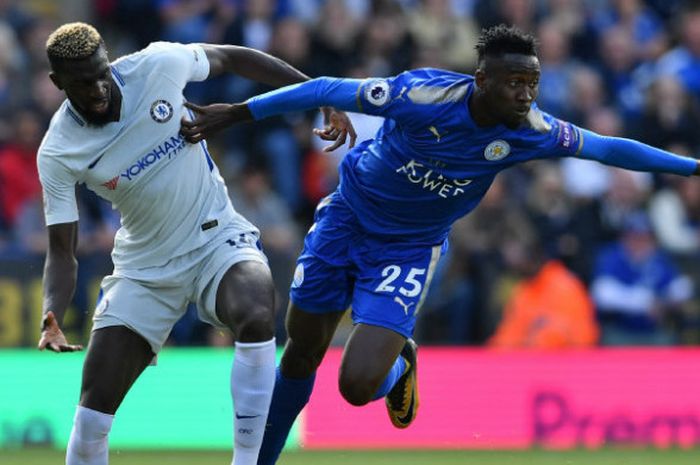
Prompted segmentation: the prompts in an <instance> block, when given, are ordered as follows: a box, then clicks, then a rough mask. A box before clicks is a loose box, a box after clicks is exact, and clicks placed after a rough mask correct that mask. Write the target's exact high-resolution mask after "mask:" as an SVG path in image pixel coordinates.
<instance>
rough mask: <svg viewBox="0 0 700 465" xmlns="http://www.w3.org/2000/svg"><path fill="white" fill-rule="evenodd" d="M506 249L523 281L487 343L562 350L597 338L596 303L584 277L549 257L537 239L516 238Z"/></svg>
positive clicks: (499, 345) (509, 346)
mask: <svg viewBox="0 0 700 465" xmlns="http://www.w3.org/2000/svg"><path fill="white" fill-rule="evenodd" d="M503 253H504V259H505V261H506V263H508V265H509V266H510V268H511V269H512V270H514V271H515V272H516V273H518V274H519V275H520V277H521V280H520V281H519V282H518V283H517V284H516V285H515V288H514V289H513V291H512V293H511V295H510V297H509V298H508V300H507V302H506V304H505V307H504V309H503V319H502V320H501V322H500V323H499V325H498V328H497V329H496V333H495V334H494V335H493V336H492V337H491V339H489V345H491V346H495V347H504V348H516V347H528V348H541V349H560V348H564V347H586V346H592V345H594V344H595V343H596V341H597V339H598V327H597V324H596V321H595V311H594V307H593V302H592V301H591V298H590V296H589V295H588V290H587V289H586V287H585V285H584V284H583V282H581V280H579V279H578V278H577V277H576V276H575V275H574V274H573V273H571V271H569V270H568V269H567V268H566V267H565V266H564V264H563V263H562V262H560V261H558V260H555V259H551V258H548V257H547V254H546V253H545V251H544V249H543V248H542V246H541V244H540V243H539V241H535V242H532V243H529V242H527V241H523V240H513V241H510V242H508V243H507V244H505V247H504V248H503Z"/></svg>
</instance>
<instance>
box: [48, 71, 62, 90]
mask: <svg viewBox="0 0 700 465" xmlns="http://www.w3.org/2000/svg"><path fill="white" fill-rule="evenodd" d="M49 79H51V82H53V85H54V86H56V88H57V89H58V90H63V86H62V85H61V80H60V79H59V78H58V75H56V73H55V72H53V71H51V72H49Z"/></svg>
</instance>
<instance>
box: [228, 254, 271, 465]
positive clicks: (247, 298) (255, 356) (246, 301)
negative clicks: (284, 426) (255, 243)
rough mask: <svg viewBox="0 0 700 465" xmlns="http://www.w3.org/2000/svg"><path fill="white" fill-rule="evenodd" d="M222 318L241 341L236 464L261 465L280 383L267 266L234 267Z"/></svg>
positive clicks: (234, 383) (236, 373)
mask: <svg viewBox="0 0 700 465" xmlns="http://www.w3.org/2000/svg"><path fill="white" fill-rule="evenodd" d="M216 314H217V316H218V318H219V320H221V322H223V323H224V324H226V325H227V326H228V327H229V328H230V329H231V331H233V334H234V337H235V339H236V356H235V358H234V361H233V367H232V369H231V398H232V399H233V405H234V412H235V418H234V421H233V425H234V428H233V430H234V448H233V465H255V463H257V460H258V453H259V452H260V444H261V443H262V437H263V433H264V432H265V423H266V421H267V413H268V410H269V407H270V399H271V397H272V390H273V388H274V383H275V352H276V347H275V341H274V339H273V334H274V321H275V319H274V287H273V283H272V276H271V275H270V270H269V268H268V267H267V265H264V264H262V263H259V262H255V261H244V262H239V263H237V264H235V265H233V266H232V267H231V268H230V269H229V270H228V271H227V272H226V273H225V274H224V277H223V278H222V280H221V283H220V284H219V288H218V289H217V293H216Z"/></svg>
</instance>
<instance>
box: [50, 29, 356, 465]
mask: <svg viewBox="0 0 700 465" xmlns="http://www.w3.org/2000/svg"><path fill="white" fill-rule="evenodd" d="M46 50H47V55H48V57H49V61H50V63H51V69H52V72H51V73H50V77H51V80H52V81H53V83H54V84H55V85H56V86H57V87H58V88H59V89H61V90H63V91H64V92H65V94H66V96H67V100H66V101H65V102H63V104H62V105H61V107H60V108H59V109H58V111H57V112H56V114H55V115H54V117H53V119H52V120H51V124H50V126H49V129H48V131H47V133H46V135H45V137H44V140H43V142H42V144H41V147H40V149H39V154H38V166H39V173H40V178H41V183H42V187H43V193H44V209H45V216H46V224H47V225H48V234H49V249H48V252H47V257H46V263H45V267H44V281H43V283H44V301H43V313H44V318H43V325H42V331H41V339H40V341H39V349H41V350H43V349H49V350H52V351H56V352H67V351H74V350H80V349H81V347H80V346H79V345H74V344H69V343H68V342H67V341H66V338H65V337H64V335H63V333H62V332H61V329H60V323H61V321H62V319H63V315H64V313H65V310H66V308H67V306H68V304H69V302H70V300H71V298H72V295H73V292H74V289H75V280H76V269H77V262H76V260H75V249H76V245H77V240H78V238H77V230H78V228H77V221H78V210H77V207H76V198H75V185H76V183H84V184H86V185H87V187H89V188H90V189H91V190H93V191H95V192H96V193H97V194H98V195H100V196H101V197H103V198H105V199H106V200H109V201H110V202H111V203H112V205H113V207H114V208H115V209H117V210H119V212H120V213H121V228H120V229H119V231H118V232H117V235H116V238H115V243H114V250H113V252H112V260H113V262H114V271H113V273H112V275H110V276H107V277H105V278H104V280H103V282H102V285H101V292H100V298H99V301H98V304H97V307H96V310H95V316H94V325H93V329H92V334H91V338H90V343H89V346H88V350H87V355H86V357H85V363H84V366H83V378H82V386H81V392H80V402H79V406H78V407H77V411H76V414H75V418H74V423H73V429H72V431H71V435H70V439H69V442H68V447H67V452H66V463H67V465H103V464H107V463H108V434H109V431H110V429H111V425H112V420H113V418H114V414H115V412H116V411H117V409H118V407H119V405H120V404H121V402H122V400H123V399H124V396H125V395H126V393H127V391H128V390H129V388H130V387H131V385H132V384H133V383H134V381H135V380H136V379H137V378H138V376H139V375H140V374H141V372H142V371H143V370H144V369H145V367H146V366H147V365H148V364H149V363H150V362H151V360H153V358H154V356H155V355H157V354H158V352H159V351H160V349H161V347H162V345H163V343H164V342H165V340H166V339H167V337H168V334H169V333H170V331H171V329H172V327H173V325H174V324H175V323H176V322H177V320H178V319H179V318H180V317H181V316H182V315H183V314H184V312H185V310H186V306H187V303H188V302H195V303H196V304H197V308H198V311H199V317H200V318H201V319H202V320H204V321H206V322H208V323H210V324H212V325H214V326H215V327H220V328H228V329H229V330H231V331H232V332H233V335H234V338H235V340H236V343H235V352H236V356H235V360H234V362H233V367H232V370H231V396H232V398H233V402H234V406H235V419H234V457H233V462H232V463H233V464H234V465H244V464H246V465H250V464H255V463H256V461H257V456H258V452H259V449H260V444H261V441H262V435H263V431H264V428H265V422H266V419H267V411H268V407H269V403H270V397H271V394H272V389H273V386H274V382H275V342H274V338H273V333H274V291H273V284H272V278H271V275H270V271H269V268H268V266H267V260H266V258H265V256H264V254H263V253H262V250H261V246H260V241H259V232H258V230H257V229H256V228H255V226H253V225H252V224H251V223H249V222H248V221H247V220H246V219H245V218H243V217H242V216H241V215H239V214H238V213H236V211H235V210H234V208H233V206H232V204H231V202H230V200H229V197H228V193H227V190H226V186H225V184H224V182H223V179H222V178H221V176H220V175H219V171H218V169H217V168H216V166H215V165H214V163H213V162H212V160H211V158H210V156H209V153H208V152H207V145H206V142H204V141H202V142H201V143H197V144H190V143H188V142H186V141H185V140H184V138H183V137H182V136H181V135H180V133H179V132H180V124H181V119H188V118H189V117H190V114H189V110H188V109H187V108H186V107H185V105H184V103H185V99H184V96H183V93H182V92H183V89H184V87H185V85H186V84H187V83H188V82H190V81H202V80H204V79H207V78H208V77H213V76H217V75H219V74H221V73H223V72H235V73H237V74H239V75H241V76H244V77H247V78H250V79H254V80H256V81H259V82H263V83H266V84H269V85H273V86H282V85H286V84H291V83H296V82H301V81H305V80H307V79H308V77H307V76H306V75H304V74H303V73H301V72H300V71H298V70H296V69H294V68H293V67H291V66H289V65H288V64H286V63H284V62H283V61H281V60H278V59H276V58H274V57H271V56H269V55H266V54H264V53H262V52H259V51H256V50H252V49H248V48H245V47H236V46H226V45H210V44H190V45H183V44H175V43H164V42H159V43H153V44H151V45H149V46H148V47H147V48H145V49H143V50H141V51H139V52H137V53H134V54H132V55H128V56H126V57H123V58H121V59H118V60H116V61H115V62H113V63H110V62H109V60H108V57H107V52H106V48H105V45H104V42H103V41H102V38H101V36H100V34H99V33H98V32H97V31H96V30H95V29H94V28H93V27H92V26H90V25H87V24H85V23H71V24H66V25H63V26H61V27H60V28H58V29H57V30H56V31H54V32H53V33H52V34H51V35H50V37H49V38H48V41H47V44H46ZM331 113H333V112H332V111H331V110H329V116H330V115H331ZM332 116H333V118H332V121H333V122H334V125H333V127H330V126H329V127H327V128H326V131H327V132H326V137H327V138H328V139H333V138H335V137H337V136H342V137H340V139H342V140H343V141H344V139H345V135H346V134H347V133H348V131H349V133H350V134H351V136H352V133H353V131H352V127H351V125H350V124H349V121H348V120H347V117H346V116H345V115H344V114H342V113H333V114H332ZM338 142H340V140H337V141H336V144H338Z"/></svg>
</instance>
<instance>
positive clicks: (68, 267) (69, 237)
mask: <svg viewBox="0 0 700 465" xmlns="http://www.w3.org/2000/svg"><path fill="white" fill-rule="evenodd" d="M48 229H49V249H48V251H47V254H46V263H45V264H44V279H43V285H44V302H43V318H42V324H41V337H40V339H39V344H38V348H39V350H44V349H49V350H51V351H54V352H74V351H76V350H82V348H83V347H82V346H81V345H77V344H69V343H68V341H67V340H66V337H65V336H64V335H63V332H62V331H61V327H60V322H61V321H63V315H64V313H65V311H66V308H68V305H69V303H70V301H71V299H72V298H73V293H74V292H75V283H76V276H77V271H78V263H77V261H76V259H75V249H76V246H77V243H78V223H77V222H73V223H62V224H55V225H51V226H49V227H48Z"/></svg>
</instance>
